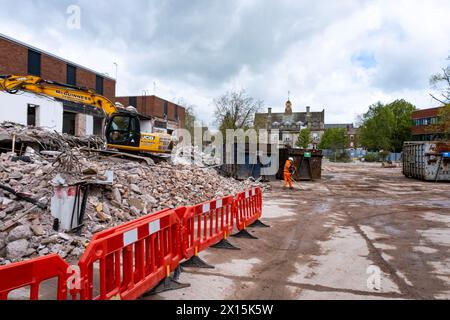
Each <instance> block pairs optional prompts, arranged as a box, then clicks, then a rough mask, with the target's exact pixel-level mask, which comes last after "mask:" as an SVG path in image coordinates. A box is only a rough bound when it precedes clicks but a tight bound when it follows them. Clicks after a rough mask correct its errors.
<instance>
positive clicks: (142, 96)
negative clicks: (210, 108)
mask: <svg viewBox="0 0 450 320" xmlns="http://www.w3.org/2000/svg"><path fill="white" fill-rule="evenodd" d="M153 97H154V98H157V99H160V100H163V101H167V102H170V103H172V104H174V105H176V106H177V107H180V108H184V109H186V108H185V107H183V106H180V105H179V104H178V103H175V102H172V101H170V100H167V99H164V98H161V97H158V96H155V95H154V94H152V95H149V96H146V95H141V96H133V95H131V96H116V99H129V98H153Z"/></svg>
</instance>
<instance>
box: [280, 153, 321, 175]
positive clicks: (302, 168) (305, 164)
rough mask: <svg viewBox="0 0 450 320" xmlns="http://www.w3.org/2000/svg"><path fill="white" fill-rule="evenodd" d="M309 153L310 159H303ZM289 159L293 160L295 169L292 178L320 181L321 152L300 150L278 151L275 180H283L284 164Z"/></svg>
mask: <svg viewBox="0 0 450 320" xmlns="http://www.w3.org/2000/svg"><path fill="white" fill-rule="evenodd" d="M306 152H308V153H311V158H305V153H306ZM289 157H292V158H294V165H295V167H296V168H297V171H296V173H295V174H294V176H293V178H294V180H296V181H301V180H319V179H322V158H323V155H322V150H302V149H293V148H287V149H281V150H280V170H279V171H278V174H277V178H278V179H283V171H284V164H285V163H286V160H287V159H289Z"/></svg>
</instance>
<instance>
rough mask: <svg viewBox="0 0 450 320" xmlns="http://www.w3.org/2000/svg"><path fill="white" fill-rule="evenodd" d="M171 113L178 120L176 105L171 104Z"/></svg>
mask: <svg viewBox="0 0 450 320" xmlns="http://www.w3.org/2000/svg"><path fill="white" fill-rule="evenodd" d="M173 114H174V115H175V120H178V107H177V106H176V105H174V106H173Z"/></svg>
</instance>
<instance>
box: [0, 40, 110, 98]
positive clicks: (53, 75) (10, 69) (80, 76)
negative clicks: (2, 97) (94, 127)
mask: <svg viewBox="0 0 450 320" xmlns="http://www.w3.org/2000/svg"><path fill="white" fill-rule="evenodd" d="M67 64H68V63H67V62H66V61H64V60H61V59H58V58H56V57H53V56H51V55H48V54H45V53H43V52H41V77H42V78H43V79H46V80H52V81H56V82H61V83H66V80H67ZM69 64H70V63H69ZM71 65H74V64H71ZM75 67H76V69H77V75H76V78H77V85H78V86H79V87H86V88H90V89H94V90H95V77H96V74H97V73H95V72H92V71H89V70H86V69H84V68H82V67H79V66H75ZM27 73H28V47H26V46H24V45H22V44H19V43H15V42H12V41H9V40H7V39H4V38H1V37H0V74H18V75H22V74H23V75H25V74H27ZM103 90H104V92H103V93H104V95H105V96H106V97H108V98H109V99H111V100H114V97H115V95H116V81H115V80H113V79H109V78H105V77H104V82H103Z"/></svg>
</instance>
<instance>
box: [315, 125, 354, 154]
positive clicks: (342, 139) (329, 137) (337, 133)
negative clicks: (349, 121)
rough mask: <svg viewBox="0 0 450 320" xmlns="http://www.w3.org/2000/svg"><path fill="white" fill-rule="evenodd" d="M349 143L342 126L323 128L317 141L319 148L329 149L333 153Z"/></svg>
mask: <svg viewBox="0 0 450 320" xmlns="http://www.w3.org/2000/svg"><path fill="white" fill-rule="evenodd" d="M348 143H349V140H348V136H347V131H346V130H345V129H344V128H332V129H327V130H325V133H324V134H323V136H322V139H321V140H320V143H319V149H331V150H332V151H333V152H334V153H336V151H337V150H342V149H345V148H346V147H347V145H348Z"/></svg>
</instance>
